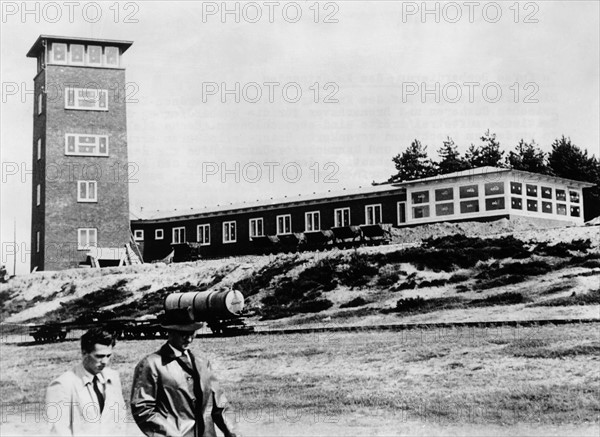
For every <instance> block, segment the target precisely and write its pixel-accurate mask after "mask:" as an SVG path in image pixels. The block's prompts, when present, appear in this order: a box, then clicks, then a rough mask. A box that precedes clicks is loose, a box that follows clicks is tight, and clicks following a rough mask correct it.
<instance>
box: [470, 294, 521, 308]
mask: <svg viewBox="0 0 600 437" xmlns="http://www.w3.org/2000/svg"><path fill="white" fill-rule="evenodd" d="M528 301H529V299H527V298H526V297H525V296H523V294H521V293H515V292H512V291H509V292H507V293H501V294H495V295H493V296H488V297H486V298H485V299H473V300H471V301H470V302H469V306H473V307H489V306H496V305H517V304H520V303H525V302H528Z"/></svg>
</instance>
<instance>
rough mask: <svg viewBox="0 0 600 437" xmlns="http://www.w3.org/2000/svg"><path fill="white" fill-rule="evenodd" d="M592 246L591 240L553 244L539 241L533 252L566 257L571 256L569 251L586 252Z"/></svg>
mask: <svg viewBox="0 0 600 437" xmlns="http://www.w3.org/2000/svg"><path fill="white" fill-rule="evenodd" d="M591 247H592V242H591V241H590V240H589V239H587V240H573V241H571V242H570V243H567V242H560V243H556V244H554V245H548V243H539V244H538V245H537V247H536V248H535V250H534V253H536V254H540V255H546V256H556V257H559V258H566V257H569V256H571V252H584V253H585V252H587V251H588V249H590V248H591Z"/></svg>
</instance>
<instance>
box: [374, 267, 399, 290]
mask: <svg viewBox="0 0 600 437" xmlns="http://www.w3.org/2000/svg"><path fill="white" fill-rule="evenodd" d="M399 280H400V274H399V273H398V271H396V266H394V265H385V266H383V267H381V268H380V269H379V278H377V285H379V286H382V287H389V286H390V285H394V284H395V283H396V282H398V281H399Z"/></svg>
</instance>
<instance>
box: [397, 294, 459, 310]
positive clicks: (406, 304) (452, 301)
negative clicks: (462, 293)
mask: <svg viewBox="0 0 600 437" xmlns="http://www.w3.org/2000/svg"><path fill="white" fill-rule="evenodd" d="M462 306H463V305H462V299H459V298H456V297H440V298H434V299H423V298H422V297H421V296H417V297H408V298H405V299H399V300H398V301H397V302H396V308H395V310H394V311H395V312H398V313H426V312H431V311H441V310H448V309H452V308H460V307H462Z"/></svg>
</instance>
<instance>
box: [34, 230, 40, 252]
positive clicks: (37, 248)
mask: <svg viewBox="0 0 600 437" xmlns="http://www.w3.org/2000/svg"><path fill="white" fill-rule="evenodd" d="M35 251H36V253H40V231H37V232H36V233H35Z"/></svg>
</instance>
